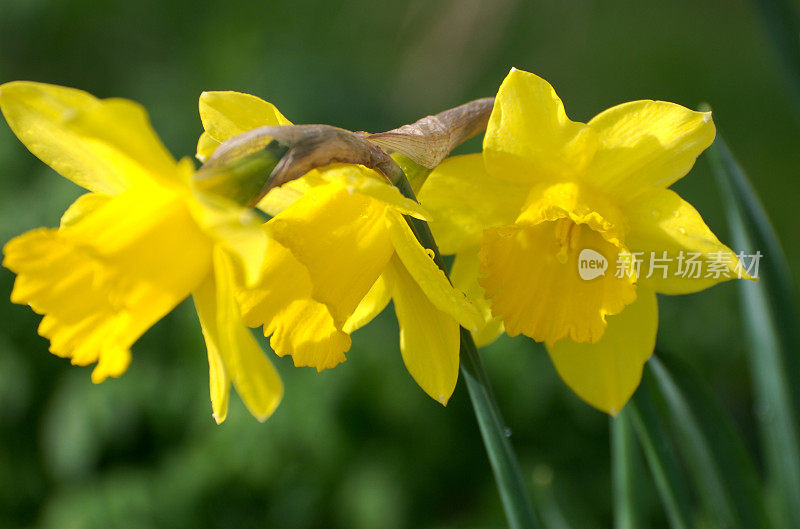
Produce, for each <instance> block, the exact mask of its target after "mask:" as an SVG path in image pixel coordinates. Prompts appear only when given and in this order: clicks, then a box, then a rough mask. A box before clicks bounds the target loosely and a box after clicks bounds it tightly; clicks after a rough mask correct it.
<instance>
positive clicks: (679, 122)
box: [585, 101, 716, 200]
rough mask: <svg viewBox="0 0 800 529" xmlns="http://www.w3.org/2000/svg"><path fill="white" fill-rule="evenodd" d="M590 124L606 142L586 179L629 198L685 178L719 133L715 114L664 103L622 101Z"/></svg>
mask: <svg viewBox="0 0 800 529" xmlns="http://www.w3.org/2000/svg"><path fill="white" fill-rule="evenodd" d="M589 127H591V128H592V130H594V131H595V132H596V133H597V135H598V137H599V138H600V145H601V146H600V148H599V149H598V150H597V154H596V155H595V158H594V160H593V161H592V163H591V165H590V166H589V167H588V168H587V172H586V175H585V178H586V180H587V181H589V182H591V183H592V184H593V185H595V186H598V187H600V188H601V189H603V190H604V191H606V192H607V193H608V194H610V195H612V196H617V197H621V198H622V199H625V200H630V199H632V198H633V197H634V196H636V194H637V193H639V192H641V191H643V190H645V189H647V188H649V187H651V186H657V187H668V186H669V185H671V184H672V183H674V182H675V181H676V180H678V179H679V178H681V177H683V176H684V175H685V174H686V173H688V172H689V169H691V168H692V165H694V161H695V159H696V158H697V157H698V156H699V155H700V153H701V152H703V151H704V150H705V149H706V148H707V147H708V146H709V145H711V143H712V142H713V141H714V135H715V134H716V129H715V128H714V122H713V121H712V120H711V112H695V111H693V110H689V109H688V108H685V107H682V106H680V105H676V104H675V103H667V102H664V101H631V102H630V103H624V104H622V105H617V106H615V107H612V108H609V109H608V110H606V111H604V112H601V113H600V114H598V115H597V116H595V117H594V118H593V119H592V120H591V121H590V122H589Z"/></svg>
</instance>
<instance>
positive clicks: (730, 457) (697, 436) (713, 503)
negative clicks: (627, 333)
mask: <svg viewBox="0 0 800 529" xmlns="http://www.w3.org/2000/svg"><path fill="white" fill-rule="evenodd" d="M647 369H648V370H649V371H650V372H651V373H652V375H653V379H654V381H655V383H656V387H657V388H658V390H660V393H661V396H662V397H663V400H664V402H665V404H666V407H667V409H668V411H669V414H670V417H671V419H672V420H671V424H672V431H674V432H676V434H677V438H678V442H679V445H680V447H681V449H682V450H681V452H682V454H684V456H685V458H686V460H687V462H688V465H687V468H688V472H689V473H690V475H691V477H692V478H693V479H694V482H695V484H696V485H697V489H698V490H701V491H703V494H702V495H701V501H703V502H704V503H705V504H706V505H707V507H708V509H709V514H710V515H711V516H712V518H711V521H712V522H713V523H712V525H713V526H714V527H745V528H750V527H765V526H766V524H767V517H766V512H765V510H764V505H763V503H762V501H761V500H762V498H763V491H762V490H761V485H760V481H759V477H758V474H757V473H756V469H755V464H754V463H753V460H752V459H751V457H750V454H749V453H748V452H747V448H746V447H745V443H744V441H743V440H742V437H741V435H740V433H739V432H738V431H737V430H736V428H735V427H734V425H733V423H732V421H731V420H730V418H729V417H728V415H727V413H726V412H725V410H723V409H722V407H721V406H720V405H719V404H718V403H717V401H716V399H715V398H714V395H713V394H712V393H711V392H710V391H709V390H708V389H707V388H706V386H705V384H704V382H703V381H702V380H700V379H699V377H697V376H695V375H694V373H692V372H691V371H690V370H689V369H688V367H687V366H685V365H684V364H683V362H682V361H681V360H680V359H679V358H676V357H674V356H671V355H667V354H664V353H659V356H658V357H656V356H653V357H652V358H651V359H650V360H649V361H648V363H647Z"/></svg>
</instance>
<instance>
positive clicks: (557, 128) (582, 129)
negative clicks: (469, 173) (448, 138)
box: [483, 69, 597, 183]
mask: <svg viewBox="0 0 800 529" xmlns="http://www.w3.org/2000/svg"><path fill="white" fill-rule="evenodd" d="M596 149H597V137H596V135H595V133H594V131H593V130H591V129H590V128H589V127H588V126H587V125H585V124H583V123H578V122H575V121H570V119H569V118H568V117H567V114H566V113H565V112H564V104H563V103H562V102H561V99H559V97H558V95H556V92H555V90H553V87H552V86H550V83H548V82H547V81H545V80H544V79H542V78H541V77H539V76H537V75H534V74H532V73H528V72H523V71H521V70H517V69H512V70H511V72H510V73H509V74H508V76H507V77H506V78H505V80H504V81H503V83H502V84H501V85H500V90H499V91H498V92H497V97H496V99H495V104H494V109H493V110H492V114H491V117H490V118H489V124H488V126H487V128H486V136H485V137H484V140H483V154H484V156H485V158H486V168H487V170H488V171H489V174H491V175H492V176H493V177H494V178H498V179H501V180H509V181H512V182H524V183H537V182H542V181H543V180H549V179H560V178H568V177H572V176H575V175H577V174H579V173H580V171H582V170H583V169H584V168H585V167H586V165H587V164H588V163H589V161H590V160H591V159H592V156H594V152H595V150H596Z"/></svg>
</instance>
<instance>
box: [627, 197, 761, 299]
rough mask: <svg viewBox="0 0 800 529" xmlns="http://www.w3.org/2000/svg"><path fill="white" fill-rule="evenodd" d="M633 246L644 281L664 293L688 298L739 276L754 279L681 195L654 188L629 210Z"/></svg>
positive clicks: (630, 206) (631, 246) (636, 201)
mask: <svg viewBox="0 0 800 529" xmlns="http://www.w3.org/2000/svg"><path fill="white" fill-rule="evenodd" d="M624 211H625V214H626V215H627V216H628V220H629V223H630V227H631V231H630V234H629V235H628V246H629V247H630V249H631V251H632V252H638V253H640V255H639V254H634V255H635V256H636V257H637V259H641V261H642V262H641V264H640V265H639V266H640V273H639V281H640V283H641V284H642V285H646V286H648V287H649V288H652V289H654V290H655V291H656V292H660V293H663V294H688V293H691V292H697V291H699V290H703V289H704V288H708V287H710V286H711V285H714V284H716V283H720V282H722V281H727V280H729V279H735V278H737V277H738V278H744V279H748V278H750V275H749V274H748V273H747V270H746V269H747V268H748V267H749V265H750V264H751V263H750V262H749V261H748V262H744V263H742V264H741V265H740V263H739V258H738V257H737V256H736V254H734V253H733V251H731V249H730V248H728V247H727V246H725V245H724V244H722V243H721V242H719V239H717V237H716V236H715V235H714V234H713V233H712V232H711V230H710V229H709V228H708V226H706V224H705V222H703V218H702V217H701V216H700V214H699V213H698V212H697V210H696V209H694V208H693V207H692V205H691V204H689V203H688V202H686V201H685V200H683V199H682V198H681V197H680V196H678V194H677V193H675V192H674V191H671V190H669V189H659V188H651V189H649V190H647V191H645V192H643V193H641V194H640V195H639V197H638V198H637V199H636V200H635V201H633V202H631V203H630V204H628V205H627V206H626V207H625V210H624Z"/></svg>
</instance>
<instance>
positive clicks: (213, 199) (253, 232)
mask: <svg viewBox="0 0 800 529" xmlns="http://www.w3.org/2000/svg"><path fill="white" fill-rule="evenodd" d="M194 198H195V200H191V201H190V205H191V211H192V214H193V215H194V217H195V219H196V220H197V222H198V224H199V225H200V226H201V227H202V229H203V230H204V231H205V232H206V233H207V234H208V235H209V236H210V237H212V238H213V239H214V240H215V241H216V242H217V243H219V244H220V245H222V246H223V247H224V248H225V249H226V250H228V252H230V254H231V255H233V256H234V257H236V258H237V260H238V261H239V264H240V265H241V266H242V269H243V270H244V273H245V283H246V284H247V285H253V284H255V283H257V282H258V280H259V278H260V276H261V269H262V266H263V264H264V255H265V253H266V250H267V240H268V238H269V236H268V235H267V233H266V231H265V230H264V227H263V221H262V220H261V218H259V216H258V215H256V214H255V213H254V212H253V211H252V210H250V209H248V208H243V207H241V206H239V205H237V204H235V203H233V202H231V201H228V200H227V199H225V198H223V197H219V196H212V195H208V194H203V193H199V192H197V193H196V194H195V195H194Z"/></svg>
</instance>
